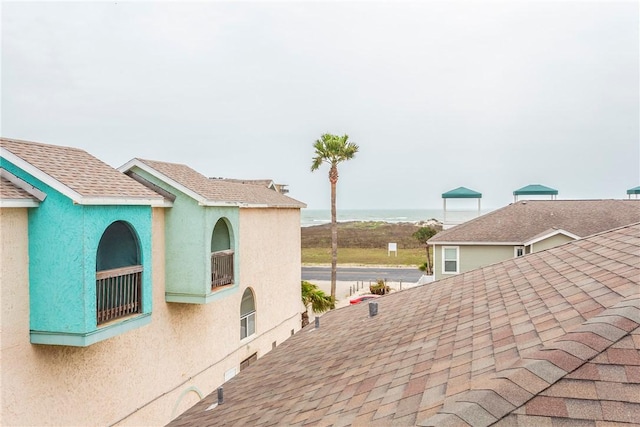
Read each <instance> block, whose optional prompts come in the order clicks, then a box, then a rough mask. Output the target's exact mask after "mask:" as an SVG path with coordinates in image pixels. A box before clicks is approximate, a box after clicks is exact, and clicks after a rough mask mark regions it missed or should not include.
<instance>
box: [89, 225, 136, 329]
mask: <svg viewBox="0 0 640 427" xmlns="http://www.w3.org/2000/svg"><path fill="white" fill-rule="evenodd" d="M141 287H142V265H141V261H140V249H139V245H138V239H137V237H136V234H135V232H134V231H133V230H132V229H131V227H130V226H129V225H128V224H127V223H125V222H123V221H116V222H114V223H112V224H111V225H110V226H109V227H107V229H106V230H105V231H104V233H103V234H102V237H101V238H100V243H99V244H98V253H97V256H96V317H97V324H98V325H101V324H103V323H106V322H109V321H111V320H114V319H119V318H122V317H126V316H130V315H132V314H137V313H142V304H141V302H142V298H141V296H142V288H141Z"/></svg>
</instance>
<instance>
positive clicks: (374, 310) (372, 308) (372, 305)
mask: <svg viewBox="0 0 640 427" xmlns="http://www.w3.org/2000/svg"><path fill="white" fill-rule="evenodd" d="M376 314H378V303H377V302H376V301H369V317H373V316H375V315H376Z"/></svg>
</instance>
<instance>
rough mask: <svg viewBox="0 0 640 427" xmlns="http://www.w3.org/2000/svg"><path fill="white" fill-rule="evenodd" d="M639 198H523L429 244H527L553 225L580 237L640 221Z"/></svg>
mask: <svg viewBox="0 0 640 427" xmlns="http://www.w3.org/2000/svg"><path fill="white" fill-rule="evenodd" d="M639 202H640V201H639V200H523V201H520V202H516V203H512V204H510V205H508V206H505V207H504V208H501V209H498V210H495V211H493V212H489V213H488V214H485V215H482V216H480V217H478V218H475V219H472V220H470V221H467V222H465V223H462V224H460V225H457V226H455V227H452V228H450V229H448V230H444V231H441V232H440V233H438V234H436V235H435V236H434V237H432V238H431V239H430V240H429V243H432V244H438V243H440V242H447V243H460V244H464V243H468V242H509V243H524V242H526V241H528V240H531V239H532V238H534V237H535V236H537V235H540V234H541V233H543V232H545V231H547V230H549V229H550V228H556V229H562V230H565V231H568V232H570V233H572V234H575V235H578V236H580V237H585V236H589V235H591V234H595V233H599V232H601V231H605V230H608V229H611V228H615V227H620V226H623V225H627V224H631V223H634V222H638V221H640V203H639Z"/></svg>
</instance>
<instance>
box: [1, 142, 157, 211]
mask: <svg viewBox="0 0 640 427" xmlns="http://www.w3.org/2000/svg"><path fill="white" fill-rule="evenodd" d="M0 147H2V148H3V149H5V150H7V151H9V152H10V153H11V154H13V155H14V156H16V157H19V158H20V159H22V160H23V161H24V162H26V163H28V164H30V165H31V166H32V167H34V168H36V169H37V170H39V171H40V172H42V173H43V174H45V175H47V176H49V177H51V178H52V179H53V180H54V181H56V182H58V183H59V184H61V185H62V186H64V187H66V188H68V189H70V190H72V191H73V192H75V193H77V194H78V195H79V196H81V197H91V198H116V199H145V200H148V199H151V200H158V201H160V202H161V201H162V197H160V196H159V195H158V194H157V193H154V192H153V191H151V190H149V189H148V188H146V187H145V186H143V185H141V184H139V183H137V182H135V181H134V180H132V179H131V178H129V177H128V176H125V175H124V174H123V173H121V172H118V171H117V170H115V169H114V168H112V167H111V166H109V165H107V164H106V163H104V162H102V161H101V160H99V159H97V158H96V157H93V156H92V155H90V154H89V153H87V152H86V151H83V150H80V149H77V148H71V147H62V146H58V145H48V144H41V143H36V142H29V141H20V140H15V139H8V138H1V139H0ZM76 202H80V200H76Z"/></svg>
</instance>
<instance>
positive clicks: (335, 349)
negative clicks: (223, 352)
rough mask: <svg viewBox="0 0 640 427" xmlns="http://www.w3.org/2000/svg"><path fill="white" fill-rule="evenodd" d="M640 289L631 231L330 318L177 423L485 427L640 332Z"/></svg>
mask: <svg viewBox="0 0 640 427" xmlns="http://www.w3.org/2000/svg"><path fill="white" fill-rule="evenodd" d="M639 285H640V224H634V225H630V226H626V227H621V228H618V229H614V230H611V231H608V232H604V233H601V234H598V235H594V236H591V237H588V238H585V239H582V240H578V241H574V242H571V243H568V244H566V245H563V246H560V247H556V248H553V249H549V250H546V251H543V252H539V253H534V254H529V255H527V256H524V257H520V258H516V259H512V260H508V261H504V262H501V263H498V264H494V265H491V266H488V267H484V268H481V269H477V270H474V271H470V272H467V273H463V274H460V275H457V276H455V277H451V278H448V279H444V280H440V281H438V282H437V284H433V285H427V286H422V287H416V288H411V289H408V290H405V291H402V292H397V293H392V294H390V295H386V296H383V297H380V298H378V299H377V300H376V302H377V304H378V306H379V309H378V314H377V315H376V316H374V317H369V315H368V307H367V306H366V305H364V304H360V305H354V306H349V307H345V308H342V309H338V310H334V311H332V312H329V313H327V314H325V315H323V316H322V318H321V321H320V327H319V328H318V329H314V328H313V325H310V326H309V327H307V328H305V329H303V330H302V331H301V332H299V333H297V334H296V335H294V336H293V337H291V338H289V339H288V340H287V341H285V342H284V343H283V344H282V345H280V346H279V347H277V348H276V349H274V350H273V351H272V352H270V353H269V354H267V355H265V356H264V357H263V358H261V359H259V360H258V361H257V362H256V363H255V364H253V365H252V366H250V367H249V368H247V369H246V370H244V371H243V372H241V373H240V374H239V375H237V376H236V377H234V378H233V379H231V380H230V381H229V382H227V383H226V384H225V386H224V393H225V395H224V405H219V406H217V407H215V402H216V396H215V393H213V394H211V395H209V396H207V397H206V398H205V399H203V400H202V401H201V402H200V403H198V404H196V405H195V406H194V407H193V408H191V409H190V410H188V411H187V412H185V413H184V414H183V415H181V416H179V417H178V418H177V419H175V420H174V421H172V422H171V423H170V424H169V425H171V426H196V425H209V424H213V423H216V424H236V425H273V424H279V425H291V424H301V425H302V424H333V423H336V422H338V420H339V422H340V423H343V424H345V425H346V424H359V425H371V424H380V425H391V424H397V425H465V424H471V425H479V424H482V425H488V424H490V423H492V422H495V421H496V420H499V419H501V418H502V417H504V416H507V415H509V414H516V415H518V414H521V413H522V412H521V411H522V410H523V409H522V408H524V410H525V411H526V410H527V407H526V405H527V404H529V403H531V402H534V400H532V398H533V397H534V396H538V395H539V396H543V397H546V396H544V394H543V392H544V390H552V388H549V386H550V385H554V384H557V385H558V388H562V387H566V386H565V385H563V383H562V381H563V380H565V379H566V380H571V379H572V378H570V377H569V374H572V373H574V372H578V371H577V370H578V369H579V368H581V367H582V366H585V365H586V364H588V363H590V362H591V361H594V360H598V359H597V358H598V357H599V355H602V354H606V352H607V351H608V349H615V348H616V346H617V345H618V343H620V342H621V340H624V339H626V337H628V336H629V335H630V334H637V332H634V331H637V328H638V326H640V299H639V296H638V286H639ZM635 336H636V335H633V337H635ZM634 343H635V344H634V345H637V342H635V341H634ZM636 356H637V354H636ZM603 357H604V356H603ZM627 360H628V359H627ZM628 363H631V364H634V363H635V359H634V361H632V362H628ZM621 364H623V365H627V363H624V362H621ZM634 366H635V365H634ZM632 381H633V382H634V384H639V385H640V377H638V376H634V379H633V380H632ZM609 398H611V399H614V401H616V402H622V404H623V403H624V401H623V400H624V399H623V398H621V397H620V396H610V397H609ZM601 399H604V400H607V398H604V397H603V398H601ZM523 405H524V406H523ZM525 414H526V412H525ZM565 418H569V419H575V418H578V416H575V415H572V414H569V415H568V416H567V417H565ZM448 421H451V422H452V424H447V422H448Z"/></svg>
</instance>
